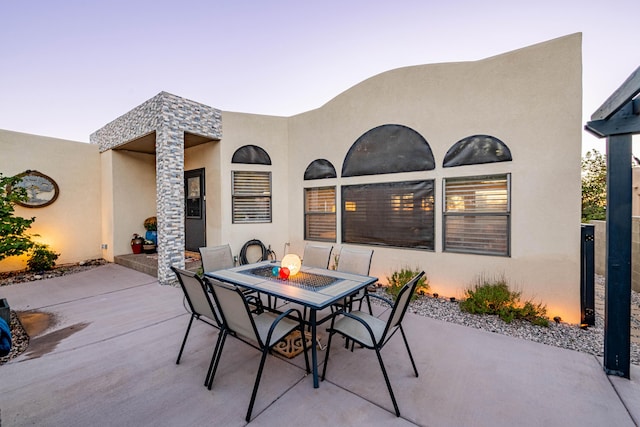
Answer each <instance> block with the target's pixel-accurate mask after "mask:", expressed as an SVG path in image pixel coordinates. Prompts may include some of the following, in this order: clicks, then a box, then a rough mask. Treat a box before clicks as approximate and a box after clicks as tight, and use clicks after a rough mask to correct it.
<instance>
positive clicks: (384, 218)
mask: <svg viewBox="0 0 640 427" xmlns="http://www.w3.org/2000/svg"><path fill="white" fill-rule="evenodd" d="M433 187H434V181H433V180H425V181H405V182H390V183H380V184H361V185H347V186H343V187H342V241H343V242H344V243H360V244H370V245H383V246H396V247H403V248H419V249H431V250H433V248H434V244H433V240H434V239H433V236H434V214H433V202H434V191H433V190H434V188H433Z"/></svg>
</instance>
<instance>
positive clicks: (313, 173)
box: [304, 159, 336, 181]
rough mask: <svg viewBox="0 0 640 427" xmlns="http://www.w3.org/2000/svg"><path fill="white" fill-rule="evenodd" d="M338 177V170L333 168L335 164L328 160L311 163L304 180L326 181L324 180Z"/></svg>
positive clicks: (305, 172)
mask: <svg viewBox="0 0 640 427" xmlns="http://www.w3.org/2000/svg"><path fill="white" fill-rule="evenodd" d="M335 177H336V168H335V167H333V164H332V163H331V162H330V161H329V160H326V159H317V160H314V161H313V162H311V163H309V166H307V169H306V170H305V171H304V179H305V181H306V180H309V179H324V178H335Z"/></svg>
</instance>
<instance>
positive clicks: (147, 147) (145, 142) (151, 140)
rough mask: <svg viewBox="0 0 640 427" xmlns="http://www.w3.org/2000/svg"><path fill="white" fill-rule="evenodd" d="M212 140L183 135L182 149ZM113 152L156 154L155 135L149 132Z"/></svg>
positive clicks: (193, 135)
mask: <svg viewBox="0 0 640 427" xmlns="http://www.w3.org/2000/svg"><path fill="white" fill-rule="evenodd" d="M213 140H214V139H213V138H210V137H207V136H202V135H196V134H193V133H189V132H185V133H184V148H185V150H186V149H187V148H191V147H195V146H196V145H200V144H205V143H207V142H210V141H213ZM114 150H125V151H135V152H137V153H146V154H155V153H156V133H155V132H151V133H149V134H147V135H145V136H141V137H140V138H136V139H134V140H131V141H129V142H127V143H125V144H122V145H119V146H117V147H115V148H114Z"/></svg>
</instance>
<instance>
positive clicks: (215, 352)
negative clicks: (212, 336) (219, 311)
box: [204, 331, 225, 387]
mask: <svg viewBox="0 0 640 427" xmlns="http://www.w3.org/2000/svg"><path fill="white" fill-rule="evenodd" d="M224 336H225V332H224V331H220V332H219V333H218V339H217V340H216V346H215V347H214V349H213V355H211V363H209V370H208V371H207V376H206V378H205V380H204V386H205V387H208V386H209V377H211V376H212V375H211V374H212V372H213V365H214V363H215V366H216V369H217V368H218V362H217V361H218V358H219V357H220V355H219V354H218V353H219V352H220V350H221V349H220V343H221V342H222V340H224ZM211 382H213V379H212V380H211Z"/></svg>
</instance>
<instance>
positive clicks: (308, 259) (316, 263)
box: [302, 243, 333, 268]
mask: <svg viewBox="0 0 640 427" xmlns="http://www.w3.org/2000/svg"><path fill="white" fill-rule="evenodd" d="M332 250H333V246H321V245H312V244H309V243H307V244H306V245H305V247H304V254H303V255H302V265H304V266H307V267H318V268H329V260H330V259H331V251H332Z"/></svg>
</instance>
